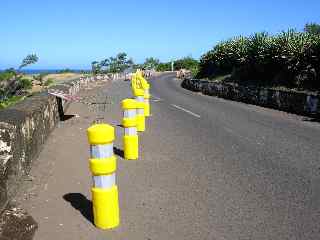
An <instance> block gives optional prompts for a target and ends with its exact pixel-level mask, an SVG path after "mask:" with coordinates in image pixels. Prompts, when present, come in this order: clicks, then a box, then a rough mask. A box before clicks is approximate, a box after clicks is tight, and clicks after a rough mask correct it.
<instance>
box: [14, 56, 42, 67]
mask: <svg viewBox="0 0 320 240" xmlns="http://www.w3.org/2000/svg"><path fill="white" fill-rule="evenodd" d="M38 60H39V58H38V56H37V55H36V54H29V55H27V56H26V57H25V58H24V59H23V60H22V63H21V64H20V66H19V70H20V69H21V68H23V67H26V66H28V65H31V64H35V63H36V62H38Z"/></svg>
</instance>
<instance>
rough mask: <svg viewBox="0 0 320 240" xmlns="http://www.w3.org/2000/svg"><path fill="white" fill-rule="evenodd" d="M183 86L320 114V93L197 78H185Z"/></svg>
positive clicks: (257, 103)
mask: <svg viewBox="0 0 320 240" xmlns="http://www.w3.org/2000/svg"><path fill="white" fill-rule="evenodd" d="M181 86H182V87H184V88H186V89H188V90H191V91H195V92H202V93H203V94H206V95H211V96H217V97H221V98H225V99H230V100H234V101H239V102H245V103H249V104H254V105H259V106H264V107H269V108H274V109H279V110H282V111H286V112H291V113H296V114H300V115H306V116H315V115H317V116H319V115H320V104H319V95H316V94H307V93H303V92H294V91H285V90H274V89H269V88H257V87H244V86H235V85H232V84H222V83H215V82H210V81H204V80H197V79H185V80H184V81H183V82H182V84H181Z"/></svg>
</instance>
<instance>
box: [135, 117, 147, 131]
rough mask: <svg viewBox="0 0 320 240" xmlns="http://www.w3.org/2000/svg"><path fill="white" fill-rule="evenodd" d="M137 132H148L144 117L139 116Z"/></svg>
mask: <svg viewBox="0 0 320 240" xmlns="http://www.w3.org/2000/svg"><path fill="white" fill-rule="evenodd" d="M137 130H138V132H144V131H145V130H146V121H145V116H144V115H138V116H137Z"/></svg>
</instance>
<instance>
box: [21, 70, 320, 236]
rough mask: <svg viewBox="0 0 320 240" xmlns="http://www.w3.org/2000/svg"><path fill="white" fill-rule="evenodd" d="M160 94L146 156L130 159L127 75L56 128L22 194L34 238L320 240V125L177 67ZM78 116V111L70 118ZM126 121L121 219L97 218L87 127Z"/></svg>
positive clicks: (156, 84)
mask: <svg viewBox="0 0 320 240" xmlns="http://www.w3.org/2000/svg"><path fill="white" fill-rule="evenodd" d="M150 82H151V85H152V90H151V93H152V95H153V96H154V97H153V99H152V101H151V104H152V109H151V111H152V117H150V118H149V119H148V120H147V131H146V132H145V133H143V134H141V135H140V143H141V148H140V155H141V157H140V159H139V161H130V162H128V161H124V160H123V159H122V158H121V149H122V143H121V136H122V131H123V130H122V129H121V127H120V126H118V125H119V124H120V122H121V110H120V101H121V100H122V99H124V98H127V97H130V96H131V92H130V83H129V82H123V81H121V82H114V83H109V84H106V85H101V86H99V87H93V88H92V89H87V90H86V91H85V92H83V93H82V95H83V96H87V98H88V99H90V98H92V99H95V101H97V102H99V101H100V102H101V101H102V100H103V99H105V96H106V95H108V96H109V97H110V98H111V99H112V101H113V102H114V104H112V105H110V106H108V107H107V109H104V108H101V107H100V108H98V107H97V108H96V109H93V108H91V109H90V108H88V107H87V106H85V105H82V104H80V103H73V104H72V105H71V107H70V108H69V110H68V114H69V115H70V119H67V120H66V121H64V122H62V123H61V124H60V126H59V127H58V128H57V129H55V131H54V132H53V133H52V135H51V136H50V138H49V140H48V142H47V144H46V146H45V147H44V149H43V151H42V152H41V154H40V156H39V158H38V159H37V160H36V161H35V163H34V166H33V169H32V171H31V176H30V177H31V179H32V181H26V182H25V183H24V184H23V186H22V188H23V191H21V193H20V194H19V195H18V196H17V199H16V201H17V202H18V203H19V204H21V205H22V206H23V207H24V208H25V209H27V210H28V211H29V213H30V214H31V215H32V216H33V217H34V218H35V220H36V221H37V222H38V223H39V230H38V232H37V233H36V236H35V239H41V240H43V239H49V240H50V239H68V240H69V239H70V240H71V239H130V240H135V239H137V240H138V239H139V240H141V239H147V240H148V239H150V240H151V239H152V240H156V239H159V240H160V239H184V240H185V239H208V240H215V239H217V240H220V239H230V240H234V239H259V240H263V239H272V240H276V239H279V240H280V239H281V240H282V239H290V240H292V239H308V240H310V239H319V238H320V212H319V210H320V207H319V206H320V142H319V139H320V124H319V123H317V122H313V121H311V120H308V119H305V118H303V117H299V116H296V115H292V114H286V113H284V112H280V111H275V110H271V109H266V108H261V107H257V106H252V105H247V104H243V103H237V102H232V101H226V100H222V99H218V98H215V97H210V96H203V95H201V94H198V93H193V92H190V91H188V90H185V89H182V88H181V87H180V83H181V82H180V81H179V80H175V79H174V75H173V74H170V73H167V74H163V75H161V76H160V77H156V78H154V79H152V80H151V81H150ZM73 114H77V115H76V116H74V117H72V115H73ZM97 117H98V118H101V119H102V118H103V121H105V122H108V123H110V124H113V125H114V126H115V127H116V132H117V140H116V142H115V146H116V149H115V150H116V153H117V154H118V155H120V156H118V171H117V184H118V187H119V197H120V210H121V225H120V227H119V228H117V229H115V230H112V231H101V230H97V229H96V228H95V227H94V226H93V225H92V222H91V221H92V216H91V203H90V201H89V200H90V198H91V194H90V187H91V176H90V172H89V169H88V157H89V153H88V143H87V139H86V132H85V130H86V128H88V127H89V126H90V124H91V123H92V122H93V121H94V120H96V119H97Z"/></svg>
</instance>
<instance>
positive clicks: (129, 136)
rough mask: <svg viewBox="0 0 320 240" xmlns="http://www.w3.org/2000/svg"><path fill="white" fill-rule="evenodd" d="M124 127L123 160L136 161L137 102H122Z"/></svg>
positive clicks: (137, 150)
mask: <svg viewBox="0 0 320 240" xmlns="http://www.w3.org/2000/svg"><path fill="white" fill-rule="evenodd" d="M122 109H123V120H122V125H123V127H124V136H123V149H124V158H125V159H127V160H137V159H138V155H139V140H138V134H137V114H136V113H137V102H136V101H135V100H133V99H125V100H123V101H122Z"/></svg>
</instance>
